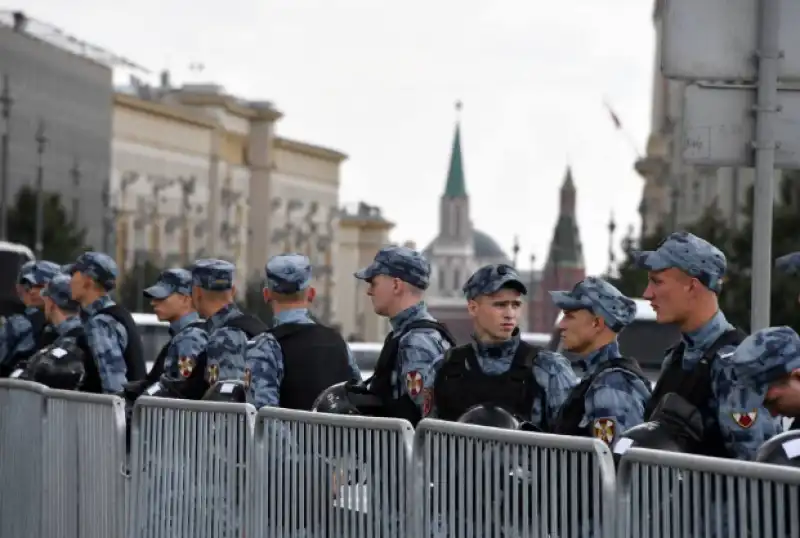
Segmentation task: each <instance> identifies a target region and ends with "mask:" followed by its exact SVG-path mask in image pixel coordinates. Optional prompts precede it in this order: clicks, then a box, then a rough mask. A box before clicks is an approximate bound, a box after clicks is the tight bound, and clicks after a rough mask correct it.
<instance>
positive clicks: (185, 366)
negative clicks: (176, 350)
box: [178, 357, 196, 377]
mask: <svg viewBox="0 0 800 538" xmlns="http://www.w3.org/2000/svg"><path fill="white" fill-rule="evenodd" d="M195 364H196V363H195V360H194V359H193V358H191V357H181V358H180V359H178V370H180V372H181V376H183V377H189V376H190V375H192V371H193V370H194V367H195Z"/></svg>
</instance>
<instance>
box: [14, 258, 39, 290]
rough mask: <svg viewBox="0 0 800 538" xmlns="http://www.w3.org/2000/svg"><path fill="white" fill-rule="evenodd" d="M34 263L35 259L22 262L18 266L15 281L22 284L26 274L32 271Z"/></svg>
mask: <svg viewBox="0 0 800 538" xmlns="http://www.w3.org/2000/svg"><path fill="white" fill-rule="evenodd" d="M35 265H36V260H31V261H28V262H25V263H23V264H22V265H20V267H19V272H18V273H17V281H18V282H19V283H20V284H24V283H25V282H24V279H25V277H26V276H28V274H29V273H30V272H31V271H33V268H34V266H35Z"/></svg>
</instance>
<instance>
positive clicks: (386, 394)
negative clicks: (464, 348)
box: [366, 319, 456, 425]
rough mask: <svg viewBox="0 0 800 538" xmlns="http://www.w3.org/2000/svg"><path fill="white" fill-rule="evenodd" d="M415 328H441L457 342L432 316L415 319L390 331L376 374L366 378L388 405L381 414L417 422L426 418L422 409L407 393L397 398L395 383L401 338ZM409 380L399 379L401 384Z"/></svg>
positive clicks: (442, 332) (445, 335) (414, 423)
mask: <svg viewBox="0 0 800 538" xmlns="http://www.w3.org/2000/svg"><path fill="white" fill-rule="evenodd" d="M415 329H433V330H435V331H438V332H439V334H441V335H442V337H443V338H444V339H445V340H446V341H447V342H449V343H450V345H451V346H454V345H455V343H456V340H455V338H453V335H451V334H450V331H449V330H448V329H447V327H446V326H445V325H444V324H442V323H439V322H438V321H434V320H431V319H419V320H416V321H412V322H411V323H409V324H408V325H407V326H406V327H404V328H403V330H402V331H401V332H400V333H399V334H397V335H395V334H394V332H390V333H389V334H388V335H387V336H386V339H385V340H384V341H383V348H382V349H381V354H380V356H379V357H378V362H377V364H376V365H375V373H374V374H373V376H372V377H371V378H369V379H368V380H367V381H366V384H367V385H368V386H369V388H370V390H371V392H372V393H373V394H374V395H375V396H377V397H378V398H380V399H381V401H383V405H384V408H383V409H382V410H381V411H380V413H378V414H380V415H381V416H385V417H395V418H402V419H405V420H407V421H409V422H410V423H411V424H412V425H416V424H417V423H418V422H419V421H420V420H421V419H422V413H421V412H420V410H419V408H418V407H417V405H416V404H415V403H414V401H413V400H412V399H411V398H410V397H409V396H408V394H403V395H402V396H401V397H400V398H395V397H394V387H393V386H392V375H393V374H394V373H395V372H396V371H397V366H398V365H397V354H398V351H399V349H400V339H401V338H402V337H403V336H404V335H406V334H408V333H409V332H410V331H413V330H415ZM404 381H405V380H403V379H398V380H397V383H398V385H399V384H400V383H403V382H404Z"/></svg>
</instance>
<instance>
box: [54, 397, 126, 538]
mask: <svg viewBox="0 0 800 538" xmlns="http://www.w3.org/2000/svg"><path fill="white" fill-rule="evenodd" d="M45 394H46V396H47V399H46V413H45V427H44V435H43V438H42V445H41V446H42V449H43V457H44V461H43V462H42V467H43V471H44V476H45V482H44V483H45V486H46V487H45V493H44V499H43V502H42V505H41V507H40V510H41V512H40V513H41V515H42V523H43V528H42V534H41V536H46V537H47V538H108V537H109V536H120V537H121V536H124V533H125V489H126V476H125V466H126V459H127V457H126V454H125V403H124V401H123V400H122V399H121V398H119V397H117V396H109V395H100V394H86V393H81V392H73V391H62V390H48V391H46V393H45Z"/></svg>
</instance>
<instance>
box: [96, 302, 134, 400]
mask: <svg viewBox="0 0 800 538" xmlns="http://www.w3.org/2000/svg"><path fill="white" fill-rule="evenodd" d="M100 314H106V315H108V316H111V317H112V318H113V319H114V320H115V321H117V322H118V323H119V324H120V325H122V326H123V327H124V328H125V333H126V334H127V336H128V342H127V344H126V346H125V349H124V350H123V351H122V356H123V358H124V359H125V367H126V373H125V377H126V379H127V380H128V381H129V382H130V381H140V380H142V379H144V378H145V376H146V375H147V365H146V364H145V362H144V351H143V349H142V339H141V336H140V335H139V329H138V328H137V327H136V322H134V321H133V316H131V314H130V312H128V311H127V310H126V309H125V308H124V307H122V306H120V305H118V304H113V305H111V306H108V307H106V308H103V309H102V310H99V311H98V312H97V313H96V314H95V316H98V315H100ZM81 338H82V339H86V335H82V336H81ZM81 345H82V346H84V347H87V348H89V346H88V341H82V342H81ZM89 362H90V363H91V364H87V369H86V380H85V381H84V384H83V386H84V391H85V392H93V393H97V394H99V393H102V392H103V384H102V382H101V381H100V371H99V370H98V368H97V363H96V361H95V360H91V361H89Z"/></svg>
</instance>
